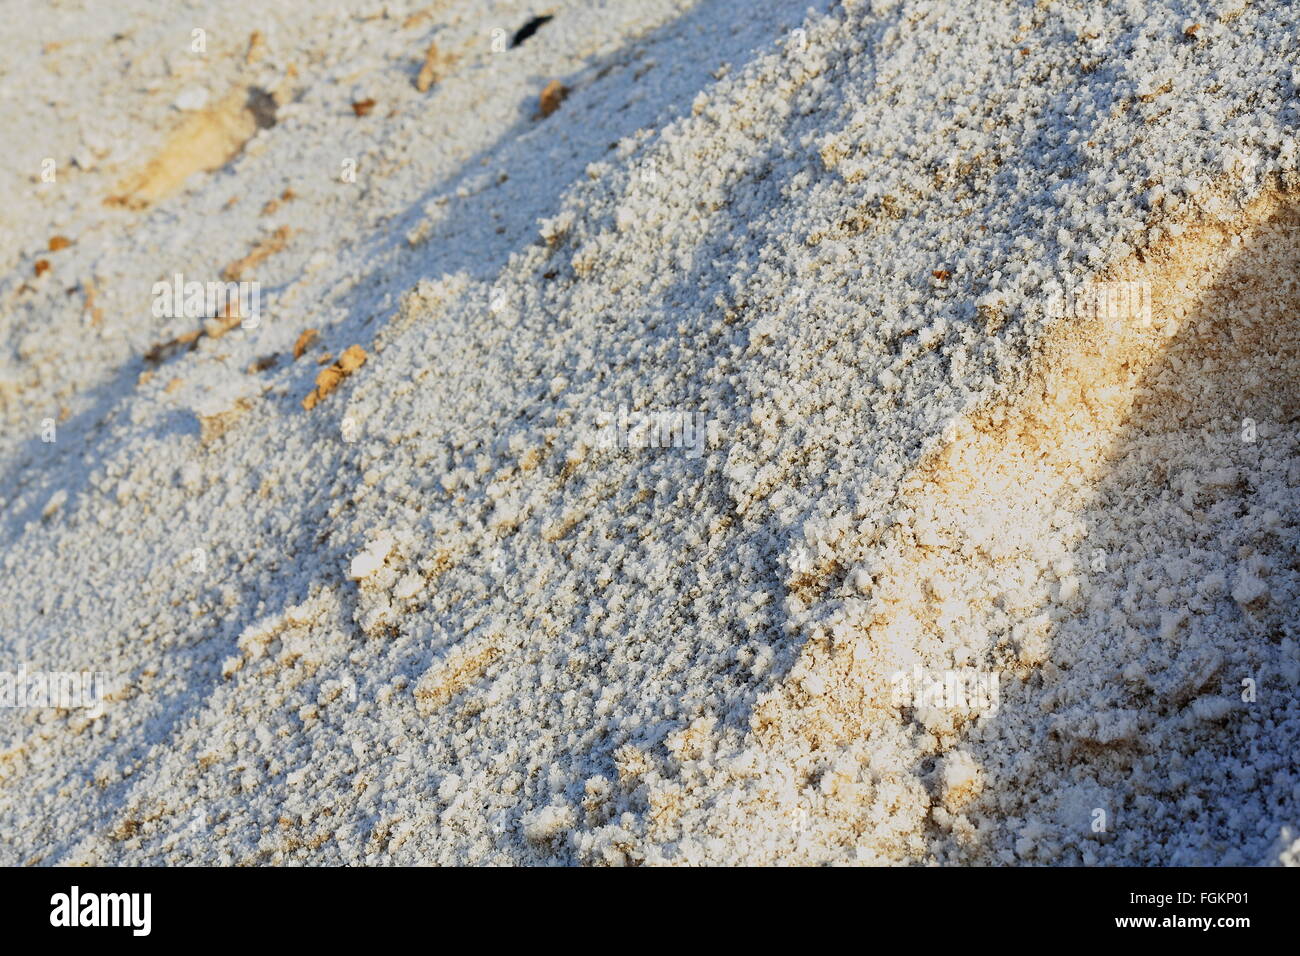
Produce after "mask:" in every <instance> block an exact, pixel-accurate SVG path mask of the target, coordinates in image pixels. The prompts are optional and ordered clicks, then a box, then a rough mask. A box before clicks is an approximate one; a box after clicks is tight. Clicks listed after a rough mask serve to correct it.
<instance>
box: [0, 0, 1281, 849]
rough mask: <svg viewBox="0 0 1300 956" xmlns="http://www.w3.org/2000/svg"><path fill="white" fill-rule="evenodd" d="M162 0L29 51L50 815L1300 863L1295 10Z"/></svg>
mask: <svg viewBox="0 0 1300 956" xmlns="http://www.w3.org/2000/svg"><path fill="white" fill-rule="evenodd" d="M155 6H156V5H148V4H144V3H142V2H134V0H128V2H123V3H121V4H114V5H112V10H111V11H99V12H97V13H96V14H94V15H89V14H88V15H85V16H83V17H80V18H78V20H77V21H76V22H75V23H73V22H71V21H69V20H67V19H66V18H65V16H64V14H62V13H61V12H60V11H59V10H57V9H44V8H40V9H37V10H34V11H31V12H30V22H29V23H25V24H22V25H18V26H17V27H16V30H17V31H18V32H20V33H23V35H24V36H26V32H27V31H30V33H31V35H32V36H40V37H47V36H60V37H64V38H65V39H64V40H63V42H62V45H61V46H59V45H56V46H55V47H54V48H46V49H45V50H44V52H34V51H41V49H42V48H41V44H40V43H36V42H32V41H31V40H30V38H27V39H24V40H22V41H21V42H19V41H18V40H15V42H14V43H13V46H14V47H15V49H14V51H12V52H13V55H12V56H9V57H5V58H0V61H3V62H4V63H5V64H6V66H7V67H9V68H10V69H11V70H12V73H11V74H10V77H9V78H6V80H5V81H4V82H5V83H6V84H7V85H6V86H5V87H4V92H5V93H7V94H10V95H7V96H5V97H4V98H3V99H0V110H3V115H4V118H5V121H6V128H7V129H9V130H11V131H12V135H13V136H14V139H15V141H16V142H20V143H32V144H37V145H36V146H34V147H33V148H34V152H33V154H32V155H31V156H30V157H29V160H30V161H26V162H25V164H24V165H23V171H22V172H21V173H16V172H14V171H12V170H11V171H7V172H4V173H3V175H5V176H7V177H9V179H8V182H6V195H9V194H13V195H14V197H15V199H14V202H13V205H12V209H11V218H12V219H13V221H14V223H15V228H14V229H13V230H11V235H8V236H6V237H5V238H3V239H0V271H3V273H4V278H3V279H2V280H0V303H2V306H0V324H2V325H3V333H4V338H5V341H7V342H9V343H11V350H10V352H9V353H8V354H6V355H5V356H4V358H3V360H2V361H0V383H2V387H0V416H2V417H3V422H4V427H3V431H0V503H2V504H3V516H4V517H3V520H4V529H5V535H4V538H3V541H4V554H3V558H2V560H3V567H4V570H5V574H4V575H3V576H0V670H3V671H6V672H8V673H16V672H17V671H18V669H19V667H20V666H25V667H26V671H27V672H39V673H52V672H59V671H92V672H98V673H104V674H106V675H108V684H109V686H110V687H111V691H110V693H109V694H108V695H107V700H106V701H104V707H103V714H102V716H99V717H98V718H92V717H90V716H88V713H87V711H86V709H85V708H78V707H65V708H61V709H60V708H57V707H24V708H23V709H15V710H13V711H11V717H12V719H7V720H6V721H5V722H4V724H3V725H0V726H2V727H3V729H0V827H3V829H4V832H5V833H7V834H11V835H12V838H11V839H10V840H8V841H7V842H6V843H5V846H4V849H3V851H0V861H2V862H6V863H164V862H190V861H193V862H205V863H217V862H222V863H286V862H312V863H316V862H319V863H341V862H369V863H384V862H394V863H411V862H446V863H451V862H457V863H502V862H510V863H547V864H550V863H592V864H626V863H698V862H741V861H746V862H778V861H793V862H881V863H911V862H929V861H938V862H981V863H1010V862H1017V861H1032V862H1048V863H1073V862H1104V863H1117V864H1125V863H1206V864H1215V863H1234V862H1235V863H1272V862H1294V860H1295V858H1296V856H1297V853H1298V852H1300V850H1297V846H1296V840H1295V834H1296V833H1297V832H1300V819H1298V818H1297V798H1298V797H1300V792H1298V790H1300V779H1298V778H1297V776H1296V769H1295V767H1294V762H1293V761H1292V760H1291V754H1293V753H1294V751H1295V749H1296V747H1297V743H1300V714H1298V713H1297V705H1296V694H1295V690H1296V684H1297V681H1300V656H1298V654H1300V651H1298V650H1297V636H1296V634H1295V625H1294V622H1293V620H1292V619H1293V617H1294V614H1293V613H1290V612H1292V611H1293V609H1294V608H1295V607H1296V603H1297V601H1296V596H1297V595H1296V591H1297V577H1296V575H1297V565H1296V561H1295V553H1294V546H1293V542H1294V540H1295V538H1296V534H1295V532H1296V527H1295V521H1296V517H1295V514H1296V509H1295V507H1294V505H1295V502H1296V495H1297V485H1298V484H1300V458H1298V457H1297V455H1298V454H1300V449H1298V448H1297V445H1296V441H1297V435H1296V430H1295V419H1296V414H1297V408H1296V403H1297V395H1296V392H1295V382H1296V381H1297V366H1296V360H1297V343H1296V326H1295V322H1294V316H1295V310H1296V307H1297V305H1298V304H1300V303H1297V295H1296V289H1295V285H1294V276H1295V274H1296V265H1297V260H1300V249H1297V244H1296V239H1295V237H1296V234H1297V233H1296V226H1297V225H1300V218H1298V216H1297V213H1296V202H1297V200H1296V196H1297V193H1298V192H1300V179H1298V178H1297V175H1296V160H1297V147H1296V123H1297V118H1298V117H1300V114H1298V113H1297V112H1296V110H1295V108H1294V104H1295V96H1296V91H1297V88H1298V87H1300V72H1298V71H1300V63H1297V54H1296V45H1295V43H1294V33H1295V27H1294V22H1293V19H1294V18H1293V15H1292V13H1291V10H1290V8H1289V6H1288V5H1287V4H1284V3H1281V2H1275V0H1261V2H1255V3H1251V4H1249V5H1242V4H1235V3H1229V4H1224V3H1221V2H1217V0H1213V2H1210V0H1205V2H1197V0H1192V2H1187V0H1180V2H1178V3H1173V2H1157V3H1145V4H1141V5H1133V4H1126V5H1120V4H1116V5H1113V6H1109V7H1107V8H1106V9H1104V10H1101V9H1098V10H1094V9H1092V8H1088V9H1084V8H1082V7H1079V8H1074V7H1064V6H1054V5H1048V6H1044V5H1042V4H1039V3H1033V2H1016V3H1009V4H1003V5H996V6H993V7H991V8H989V9H986V10H980V11H979V12H978V15H976V13H975V12H973V11H972V10H971V9H969V8H966V7H963V6H961V5H957V4H942V3H932V2H925V0H899V2H894V0H874V2H861V0H858V2H849V0H841V2H838V3H834V4H832V3H819V4H817V5H816V6H815V7H814V8H812V9H806V4H805V3H804V2H800V3H797V4H796V3H783V2H773V3H766V4H761V5H749V6H746V7H745V8H744V9H741V8H740V7H738V6H737V5H735V4H731V3H726V2H722V0H700V2H697V3H685V2H681V0H645V2H638V3H635V4H624V5H611V4H606V3H604V2H598V0H571V2H565V3H560V4H555V5H550V6H548V7H547V8H546V9H545V10H542V9H531V8H530V9H526V10H524V9H516V6H517V5H514V4H484V3H482V2H480V0H452V2H446V3H440V4H435V5H433V6H432V7H429V8H428V9H425V8H422V7H420V6H418V5H416V4H404V3H402V2H397V3H387V4H385V5H383V7H379V6H377V5H373V4H359V5H356V6H355V9H351V10H339V11H337V12H335V11H331V12H321V11H318V10H316V9H312V8H308V7H306V5H304V9H301V10H295V11H267V10H263V9H261V8H254V7H253V6H252V5H246V4H238V3H237V4H233V5H230V6H228V7H226V8H223V10H222V12H220V13H214V14H211V20H212V22H211V23H208V24H204V25H203V26H204V29H205V30H206V34H205V35H206V36H207V38H208V41H207V45H206V47H205V49H204V51H202V52H195V51H193V49H192V43H187V42H182V40H183V39H184V38H189V37H190V36H191V31H192V30H193V28H194V26H195V25H194V24H193V23H191V22H190V20H191V19H192V16H191V15H190V14H185V15H183V16H182V15H180V14H177V15H176V16H175V18H173V19H168V18H167V17H166V16H164V17H161V18H160V17H159V15H158V12H157V10H156V9H154V7H155ZM751 6H754V7H757V9H751ZM543 14H553V16H552V18H551V19H549V20H544V21H542V22H539V23H537V24H536V25H534V26H533V27H532V30H531V32H530V33H529V35H528V37H527V38H526V39H527V42H520V43H518V44H516V45H514V46H511V45H510V42H509V41H510V38H511V37H513V36H516V35H517V34H519V33H521V32H522V28H524V27H525V25H527V24H531V23H533V22H534V18H538V19H540V17H541V16H542V15H543ZM251 30H256V33H257V36H256V39H254V38H253V37H250V35H249V31H251ZM115 37H121V38H122V39H119V40H115V39H114V38H115ZM178 38H182V39H178ZM435 49H436V51H437V53H436V56H435V54H434V52H433V51H435ZM91 52H95V53H97V54H98V55H93V56H92V55H89V54H90V53H91ZM431 63H432V64H434V65H433V67H429V64H431ZM10 64H12V66H10ZM200 76H201V77H202V85H203V87H204V88H205V89H208V90H211V91H215V92H220V91H222V90H233V91H236V92H238V91H245V92H247V91H248V90H266V91H274V96H273V100H274V106H275V109H274V122H273V123H272V122H271V121H270V116H269V115H268V114H267V113H266V112H263V113H262V114H261V115H262V116H263V119H259V118H258V116H259V114H258V112H257V111H256V110H253V109H252V106H250V105H249V101H248V99H247V98H246V97H245V98H242V99H241V98H239V97H238V96H237V95H236V94H229V95H226V97H225V98H220V97H218V98H217V99H216V100H215V105H214V106H211V107H205V108H199V109H196V110H188V109H187V110H185V111H183V112H182V111H180V110H178V109H177V108H176V107H175V105H174V104H176V103H177V102H178V98H181V97H183V99H182V100H180V101H181V102H183V103H184V104H185V105H187V106H188V105H194V103H195V102H196V101H195V100H194V99H193V97H191V96H189V95H188V94H187V91H189V90H192V89H193V88H194V87H195V85H196V83H197V82H198V78H199V77H200ZM13 77H22V78H23V83H24V93H25V96H24V97H23V98H21V101H20V100H19V99H18V98H15V97H14V96H12V93H13V92H14V90H15V89H16V87H15V85H14V84H15V83H16V82H17V81H16V79H13ZM556 84H558V86H557V85H556ZM547 90H550V91H551V92H550V93H549V94H547V95H544V94H546V91H547ZM559 90H563V91H565V92H564V94H563V95H559V93H558V92H557V91H559ZM267 95H268V96H269V95H271V94H267ZM34 98H39V99H40V101H41V102H46V103H49V104H50V108H49V110H48V111H42V113H41V115H40V116H39V117H36V116H35V115H34V114H33V112H32V111H30V110H29V109H28V108H27V103H28V102H29V101H31V99H34ZM256 102H257V103H262V105H266V104H265V103H264V101H262V100H258V101H256ZM254 105H256V103H255V104H254ZM267 109H268V110H269V107H267ZM37 154H39V155H37ZM46 158H48V159H50V160H51V162H52V163H53V170H54V178H53V179H49V178H45V177H44V170H45V169H46V168H47V166H46V164H44V162H43V160H44V159H46ZM123 183H126V184H127V187H125V194H129V195H133V196H135V197H137V198H136V200H135V201H127V202H123V201H110V202H108V203H107V204H106V203H105V200H114V199H115V197H121V196H123V195H124V191H123V190H124V187H123V185H122V184H123ZM51 235H59V236H67V237H72V238H73V239H74V240H75V241H73V242H70V243H68V244H66V245H65V244H63V243H60V244H58V245H59V248H58V249H57V250H56V249H55V248H54V245H55V244H53V243H51V242H50V236H51ZM37 262H43V263H44V266H43V267H38V266H37V264H36V263H37ZM176 273H184V274H185V276H186V278H193V279H197V280H199V281H203V282H208V281H218V280H221V279H222V278H223V274H225V275H227V276H233V277H235V278H237V279H239V280H241V281H256V282H258V283H260V290H261V298H260V303H261V306H260V322H259V323H257V324H256V325H254V326H241V327H238V328H236V327H234V326H235V325H236V324H238V323H230V326H229V328H227V326H226V324H224V323H218V324H219V325H220V331H221V333H222V334H220V335H214V334H203V335H199V334H197V333H195V332H194V331H193V330H194V329H197V328H205V327H206V326H204V325H203V321H204V320H205V319H207V320H213V319H214V318H215V317H213V316H186V317H182V318H184V319H186V321H188V322H189V324H188V325H187V324H184V323H182V322H180V321H179V320H176V321H174V320H173V319H170V318H169V319H166V320H160V319H159V318H156V317H155V316H154V313H153V310H152V309H151V307H150V306H151V302H150V297H149V294H148V292H149V290H150V289H151V288H153V286H154V283H156V282H158V281H159V280H170V279H171V277H172V276H173V275H174V274H176ZM1095 290H1103V293H1104V295H1105V298H1104V302H1105V303H1106V304H1105V306H1104V308H1096V307H1095V305H1096V303H1097V302H1099V301H1103V299H1099V298H1097V295H1096V294H1095ZM1116 290H1118V291H1116ZM1063 303H1064V307H1062V304H1063ZM1144 303H1145V304H1144ZM1081 304H1082V308H1080V305H1081ZM1120 306H1122V307H1120ZM209 324H211V323H210V322H209ZM186 329H189V331H185V330H186ZM310 330H317V333H318V334H316V335H315V336H313V335H311V334H310ZM160 342H161V343H169V345H170V346H172V347H168V348H164V349H155V346H157V344H158V343H160ZM353 348H356V349H358V351H356V352H350V351H349V350H350V349H353ZM348 355H352V356H361V355H364V356H365V361H364V364H362V363H361V362H360V361H359V358H358V359H357V360H355V361H351V360H349V361H346V362H345V360H344V357H345V356H348ZM345 364H346V366H347V369H346V373H345V370H344V365H345ZM330 369H334V370H335V372H336V374H329V372H328V370H330ZM322 375H324V376H325V379H326V380H327V381H328V384H329V388H328V389H325V392H327V393H328V394H327V395H326V394H324V393H322V392H321V391H320V389H321V388H322V384H321V376H322ZM313 395H314V396H316V398H315V399H314V400H313V399H311V398H310V397H309V396H313ZM3 690H4V684H3V682H2V681H0V695H2V694H3ZM3 701H4V698H3V696H0V703H3Z"/></svg>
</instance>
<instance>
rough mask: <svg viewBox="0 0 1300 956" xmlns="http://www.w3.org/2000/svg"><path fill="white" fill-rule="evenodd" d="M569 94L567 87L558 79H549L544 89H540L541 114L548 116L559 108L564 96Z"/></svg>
mask: <svg viewBox="0 0 1300 956" xmlns="http://www.w3.org/2000/svg"><path fill="white" fill-rule="evenodd" d="M568 95H569V88H568V87H567V86H565V85H564V84H563V83H561V82H560V81H559V80H551V82H549V83H547V84H546V89H544V90H542V95H541V97H540V104H541V109H542V115H543V116H550V115H551V114H552V113H554V112H555V111H556V110H558V109H559V108H560V104H561V103H563V102H564V98H565V97H566V96H568Z"/></svg>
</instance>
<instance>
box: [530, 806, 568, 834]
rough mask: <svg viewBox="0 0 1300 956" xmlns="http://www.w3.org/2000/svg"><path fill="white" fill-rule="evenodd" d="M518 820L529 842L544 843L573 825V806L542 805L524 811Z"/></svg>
mask: <svg viewBox="0 0 1300 956" xmlns="http://www.w3.org/2000/svg"><path fill="white" fill-rule="evenodd" d="M520 822H521V823H522V825H523V828H524V836H525V837H527V838H528V841H529V842H530V843H546V842H548V841H550V840H552V839H553V838H555V837H557V836H559V835H560V834H561V833H564V832H565V831H567V830H569V829H570V828H571V827H572V826H573V808H572V807H568V806H555V805H551V806H546V807H542V808H541V809H540V810H534V811H532V812H531V813H525V814H524V816H523V819H522V820H521V821H520Z"/></svg>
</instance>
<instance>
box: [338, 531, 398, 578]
mask: <svg viewBox="0 0 1300 956" xmlns="http://www.w3.org/2000/svg"><path fill="white" fill-rule="evenodd" d="M392 550H393V536H392V535H391V534H389V533H388V532H387V531H385V532H382V533H381V534H380V535H379V536H378V537H376V538H375V539H373V540H372V541H371V542H370V544H368V545H366V548H365V550H364V551H362V552H361V553H360V554H358V555H357V556H356V557H354V558H353V559H352V564H351V565H350V566H349V567H348V577H350V578H352V580H354V581H363V580H365V579H366V578H368V577H370V576H371V575H372V574H374V573H375V572H376V571H378V570H379V569H380V568H382V567H383V566H384V559H385V558H387V557H388V554H389V552H390V551H392Z"/></svg>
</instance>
